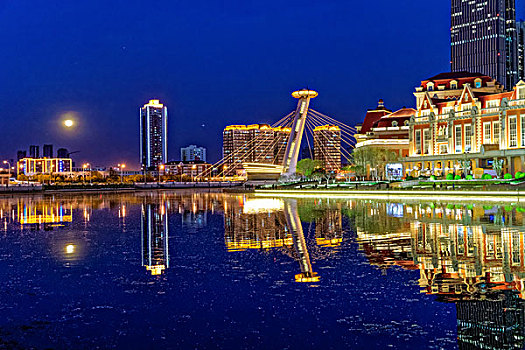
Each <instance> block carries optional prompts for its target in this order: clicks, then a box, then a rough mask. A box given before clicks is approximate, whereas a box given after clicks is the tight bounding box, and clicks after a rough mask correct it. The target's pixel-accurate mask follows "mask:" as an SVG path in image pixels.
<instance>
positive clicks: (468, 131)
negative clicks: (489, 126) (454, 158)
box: [465, 125, 472, 152]
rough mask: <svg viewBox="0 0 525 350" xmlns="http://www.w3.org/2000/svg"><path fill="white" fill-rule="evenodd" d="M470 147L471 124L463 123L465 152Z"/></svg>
mask: <svg viewBox="0 0 525 350" xmlns="http://www.w3.org/2000/svg"><path fill="white" fill-rule="evenodd" d="M471 148H472V125H465V152H470V151H471Z"/></svg>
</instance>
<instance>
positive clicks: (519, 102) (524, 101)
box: [509, 98, 525, 107]
mask: <svg viewBox="0 0 525 350" xmlns="http://www.w3.org/2000/svg"><path fill="white" fill-rule="evenodd" d="M509 106H512V107H515V106H525V98H522V99H519V100H512V101H510V102H509Z"/></svg>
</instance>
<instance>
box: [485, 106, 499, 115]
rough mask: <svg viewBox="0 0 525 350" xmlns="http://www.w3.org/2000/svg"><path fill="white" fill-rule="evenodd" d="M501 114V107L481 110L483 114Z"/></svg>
mask: <svg viewBox="0 0 525 350" xmlns="http://www.w3.org/2000/svg"><path fill="white" fill-rule="evenodd" d="M498 113H499V107H489V108H483V109H482V110H481V114H498Z"/></svg>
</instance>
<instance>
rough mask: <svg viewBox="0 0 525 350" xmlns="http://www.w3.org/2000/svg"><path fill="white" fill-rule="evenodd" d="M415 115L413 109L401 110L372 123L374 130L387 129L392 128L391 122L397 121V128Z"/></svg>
mask: <svg viewBox="0 0 525 350" xmlns="http://www.w3.org/2000/svg"><path fill="white" fill-rule="evenodd" d="M415 115H416V110H415V109H414V108H401V109H400V110H398V111H396V112H394V113H391V114H387V115H385V116H383V117H382V118H381V119H379V120H378V121H376V122H375V123H374V126H373V127H374V128H388V127H391V126H393V125H392V122H393V121H397V125H398V126H403V125H404V124H405V120H410V117H412V116H415Z"/></svg>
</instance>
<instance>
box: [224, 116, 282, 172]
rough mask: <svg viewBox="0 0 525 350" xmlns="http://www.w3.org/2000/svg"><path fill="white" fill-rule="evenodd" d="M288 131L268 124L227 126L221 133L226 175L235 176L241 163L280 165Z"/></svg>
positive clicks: (240, 167)
mask: <svg viewBox="0 0 525 350" xmlns="http://www.w3.org/2000/svg"><path fill="white" fill-rule="evenodd" d="M289 137H290V128H282V127H279V128H272V127H271V126H269V125H267V124H253V125H230V126H227V127H226V128H225V129H224V132H223V157H224V161H225V167H226V169H228V170H227V171H226V172H225V173H226V175H234V174H235V171H236V170H238V169H242V167H243V165H242V164H243V163H264V164H282V163H283V160H284V153H285V151H286V144H287V142H288V138H289Z"/></svg>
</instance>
